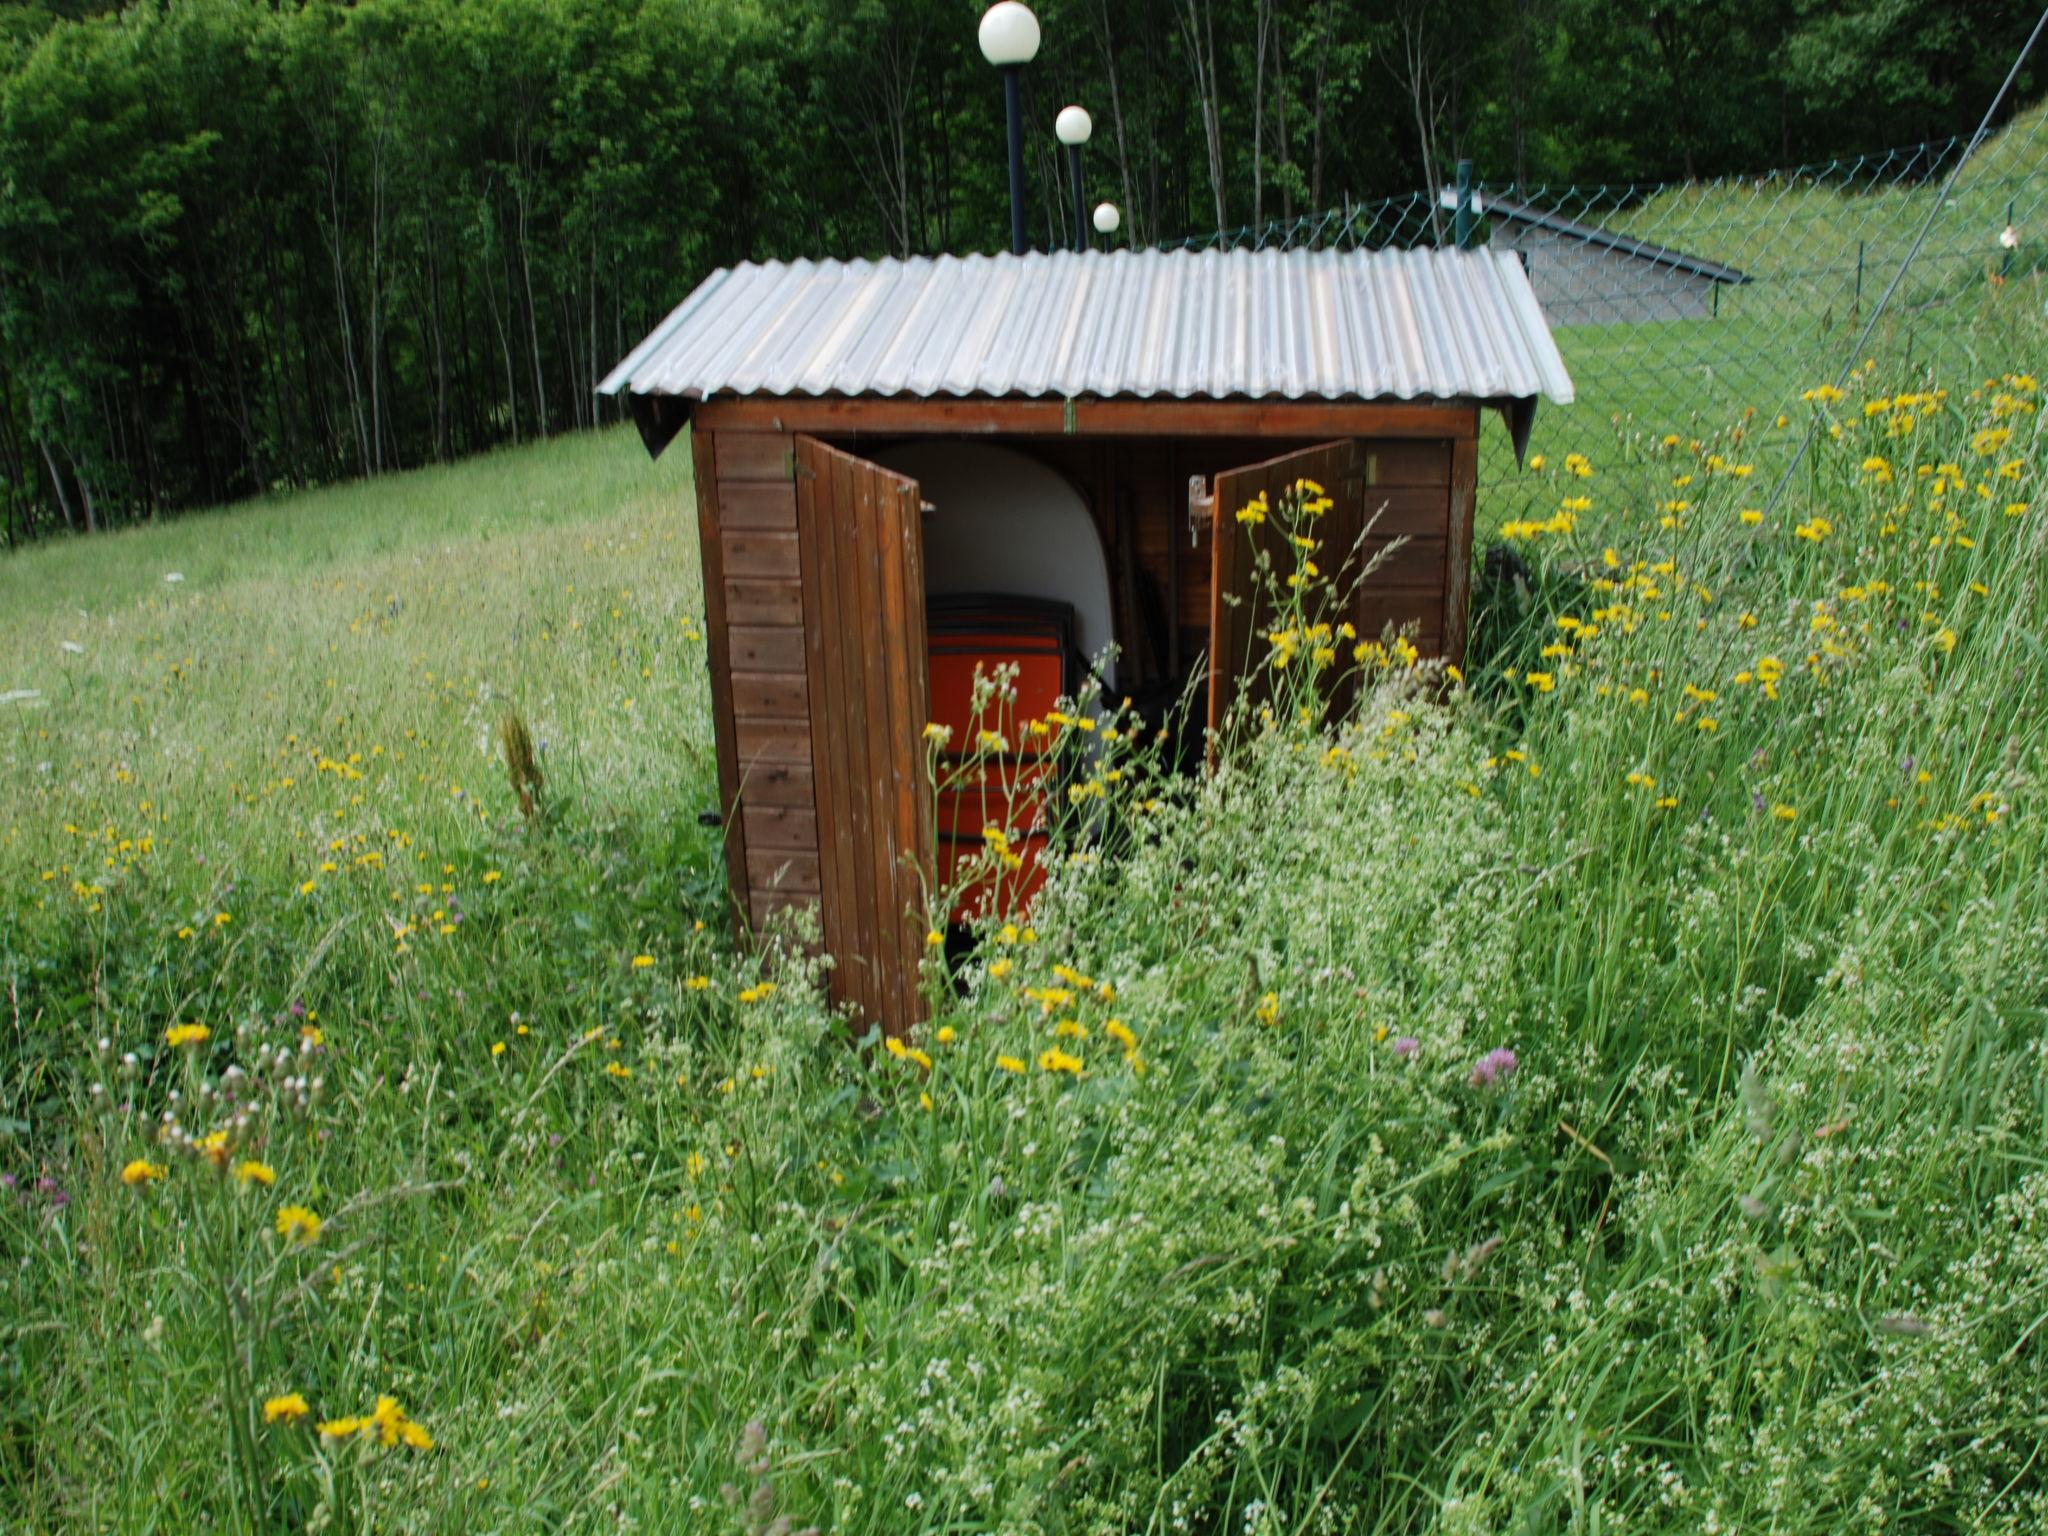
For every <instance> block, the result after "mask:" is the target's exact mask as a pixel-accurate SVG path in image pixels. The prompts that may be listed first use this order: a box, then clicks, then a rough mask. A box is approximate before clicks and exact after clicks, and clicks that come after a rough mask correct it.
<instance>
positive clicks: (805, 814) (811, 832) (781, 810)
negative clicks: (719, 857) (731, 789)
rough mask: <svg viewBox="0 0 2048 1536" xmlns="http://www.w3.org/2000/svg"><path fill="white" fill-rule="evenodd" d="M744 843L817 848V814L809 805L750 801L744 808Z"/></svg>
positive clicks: (801, 849) (813, 850)
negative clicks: (745, 830) (762, 803)
mask: <svg viewBox="0 0 2048 1536" xmlns="http://www.w3.org/2000/svg"><path fill="white" fill-rule="evenodd" d="M746 821H747V846H748V847H749V848H751V849H755V850H756V851H758V850H760V849H763V848H780V849H783V850H785V851H788V850H796V851H798V852H804V853H816V852H817V851H818V813H817V811H816V810H815V809H814V808H812V807H811V806H808V805H804V806H795V805H761V804H758V803H757V804H752V805H749V806H747V808H746Z"/></svg>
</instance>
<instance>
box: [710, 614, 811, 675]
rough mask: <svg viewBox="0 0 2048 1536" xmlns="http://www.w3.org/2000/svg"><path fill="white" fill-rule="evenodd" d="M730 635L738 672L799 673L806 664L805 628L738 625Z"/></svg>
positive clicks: (733, 626) (735, 669)
mask: <svg viewBox="0 0 2048 1536" xmlns="http://www.w3.org/2000/svg"><path fill="white" fill-rule="evenodd" d="M728 633H729V634H730V636H731V641H730V648H731V651H732V670H733V671H735V672H795V671H797V670H799V669H800V668H802V666H803V665H804V632H803V630H801V629H792V628H789V627H787V626H775V627H766V626H761V625H754V624H734V625H732V626H730V628H729V630H728Z"/></svg>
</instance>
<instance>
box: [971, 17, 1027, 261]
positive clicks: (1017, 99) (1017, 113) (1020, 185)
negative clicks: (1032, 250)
mask: <svg viewBox="0 0 2048 1536" xmlns="http://www.w3.org/2000/svg"><path fill="white" fill-rule="evenodd" d="M980 38H981V52H982V56H983V57H984V58H986V59H987V60H988V61H989V63H991V64H993V65H995V67H996V68H997V69H1000V70H1001V71H1002V72H1003V104H1004V106H1005V107H1006V108H1007V109H1008V112H1009V117H1010V250H1011V251H1012V252H1013V253H1014V254H1016V255H1018V256H1022V255H1023V254H1024V107H1023V102H1022V100H1021V92H1020V91H1019V88H1018V85H1019V82H1018V78H1017V72H1018V71H1019V70H1020V69H1022V68H1023V67H1024V66H1025V65H1026V64H1029V63H1030V62H1031V61H1032V59H1033V58H1034V57H1036V56H1037V53H1038V18H1037V17H1036V16H1034V15H1032V14H1031V8H1030V7H1029V6H1027V5H1022V4H1020V3H1019V0H997V3H996V4H995V5H992V6H990V7H989V8H988V10H987V12H986V13H984V14H983V16H982V18H981V30H980Z"/></svg>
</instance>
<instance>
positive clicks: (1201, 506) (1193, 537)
mask: <svg viewBox="0 0 2048 1536" xmlns="http://www.w3.org/2000/svg"><path fill="white" fill-rule="evenodd" d="M1215 519H1216V493H1215V492H1214V491H1212V490H1210V489H1209V482H1208V481H1207V480H1206V479H1204V478H1203V477H1202V476H1200V475H1189V476H1188V548H1189V549H1196V548H1199V547H1200V545H1201V542H1202V530H1203V529H1204V528H1206V527H1208V526H1209V525H1210V524H1211V523H1213V522H1214V521H1215Z"/></svg>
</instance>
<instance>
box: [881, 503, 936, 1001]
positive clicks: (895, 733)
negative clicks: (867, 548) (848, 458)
mask: <svg viewBox="0 0 2048 1536" xmlns="http://www.w3.org/2000/svg"><path fill="white" fill-rule="evenodd" d="M877 479H878V484H877V486H876V490H877V493H878V495H877V498H876V510H877V512H878V513H879V514H880V515H879V517H878V519H877V524H876V535H877V539H878V542H879V553H880V558H881V567H882V569H881V577H882V581H881V598H882V632H883V633H884V634H890V635H898V636H901V637H902V639H901V643H899V644H896V645H892V646H890V647H889V648H888V649H887V650H886V651H885V652H884V653H883V661H884V667H885V672H886V685H887V696H888V719H889V734H888V752H889V776H888V782H887V786H886V788H887V791H888V793H889V794H890V796H891V798H892V800H893V808H894V812H895V823H894V827H893V829H892V835H891V836H890V838H889V852H890V858H891V862H890V866H889V869H888V871H887V873H888V881H887V883H886V884H885V885H884V886H883V890H884V891H885V892H886V893H887V895H888V899H889V900H890V901H891V902H892V904H893V911H892V914H891V916H892V918H893V923H894V940H893V946H892V953H891V954H890V956H889V959H888V961H887V962H886V974H885V977H884V980H885V983H886V984H887V987H888V991H889V993H890V995H891V997H892V1000H893V1001H892V1009H891V1013H890V1015H889V1020H890V1022H891V1024H892V1025H893V1027H895V1028H896V1029H898V1030H908V1029H909V1028H910V1027H911V1025H912V1024H914V1023H916V1022H917V1020H918V1019H919V1018H921V1017H922V1012H923V1011H922V1008H921V1007H920V988H919V977H918V971H919V965H920V962H921V957H922V955H923V952H924V935H925V931H926V926H925V914H924V912H923V911H922V910H921V903H922V901H923V895H924V879H923V878H921V876H923V875H924V874H925V872H927V871H929V870H931V869H932V868H933V859H932V848H931V846H930V842H929V840H928V839H929V832H928V829H929V828H930V826H931V818H930V816H929V815H928V814H926V811H927V809H928V805H929V791H930V784H929V781H928V780H927V778H926V775H925V768H924V757H923V753H922V751H921V750H919V748H918V746H917V743H918V741H919V738H920V733H921V732H922V731H923V729H924V724H925V720H926V719H927V718H928V710H929V701H928V697H927V696H928V693H929V690H930V662H929V653H928V650H927V647H926V641H925V632H924V574H923V572H924V562H923V556H922V545H923V530H922V528H921V526H920V522H919V496H918V493H917V488H916V487H915V486H914V485H911V484H909V483H908V482H904V481H900V480H899V481H897V482H896V483H894V484H887V483H879V477H877Z"/></svg>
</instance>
